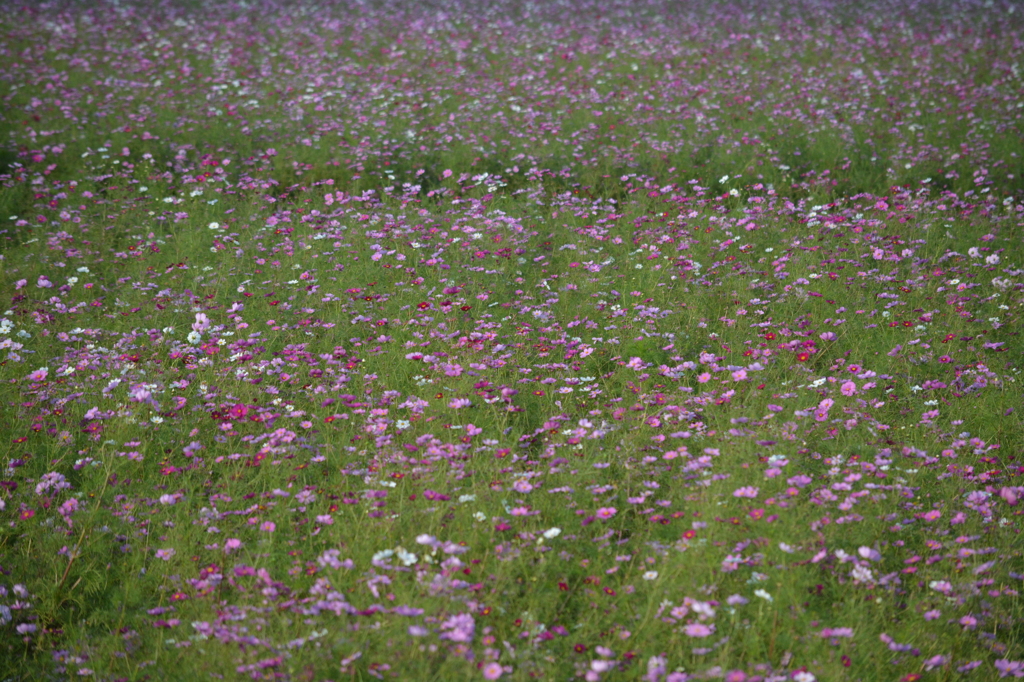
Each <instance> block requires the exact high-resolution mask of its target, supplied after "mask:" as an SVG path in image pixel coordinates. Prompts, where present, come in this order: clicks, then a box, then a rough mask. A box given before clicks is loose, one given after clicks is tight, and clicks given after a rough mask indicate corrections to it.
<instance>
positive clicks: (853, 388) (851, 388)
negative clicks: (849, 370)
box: [839, 381, 857, 395]
mask: <svg viewBox="0 0 1024 682" xmlns="http://www.w3.org/2000/svg"><path fill="white" fill-rule="evenodd" d="M839 392H840V393H842V394H843V395H856V393H857V384H855V383H853V382H852V381H845V382H843V385H842V386H840V387H839Z"/></svg>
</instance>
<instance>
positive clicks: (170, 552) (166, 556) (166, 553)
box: [156, 547, 177, 561]
mask: <svg viewBox="0 0 1024 682" xmlns="http://www.w3.org/2000/svg"><path fill="white" fill-rule="evenodd" d="M175 554H177V552H176V551H175V550H174V548H173V547H168V548H167V549H158V550H157V551H156V558H157V559H163V560H164V561H170V560H171V557H173V556H174V555H175Z"/></svg>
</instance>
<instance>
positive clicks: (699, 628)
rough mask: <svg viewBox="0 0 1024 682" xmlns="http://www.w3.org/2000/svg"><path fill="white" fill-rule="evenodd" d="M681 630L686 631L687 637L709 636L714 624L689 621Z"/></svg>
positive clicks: (711, 633)
mask: <svg viewBox="0 0 1024 682" xmlns="http://www.w3.org/2000/svg"><path fill="white" fill-rule="evenodd" d="M683 632H685V633H686V636H687V637H709V636H711V635H713V634H714V632H715V626H714V625H705V624H704V623H690V624H689V625H687V626H686V627H685V628H683Z"/></svg>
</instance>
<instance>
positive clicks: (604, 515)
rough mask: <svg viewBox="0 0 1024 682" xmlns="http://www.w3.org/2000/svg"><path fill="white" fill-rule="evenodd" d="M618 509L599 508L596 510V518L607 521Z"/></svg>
mask: <svg viewBox="0 0 1024 682" xmlns="http://www.w3.org/2000/svg"><path fill="white" fill-rule="evenodd" d="M618 511H619V510H618V509H616V508H615V507H601V508H600V509H598V510H597V518H599V519H601V520H602V521H607V520H608V519H610V518H612V517H613V516H615V515H616V514H617V513H618Z"/></svg>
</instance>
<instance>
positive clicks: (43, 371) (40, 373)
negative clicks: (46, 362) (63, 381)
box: [28, 367, 50, 381]
mask: <svg viewBox="0 0 1024 682" xmlns="http://www.w3.org/2000/svg"><path fill="white" fill-rule="evenodd" d="M49 373H50V369H49V368H48V367H40V368H39V369H37V370H36V371H34V372H32V373H31V374H29V375H28V380H29V381H46V376H47V375H48V374H49Z"/></svg>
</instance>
